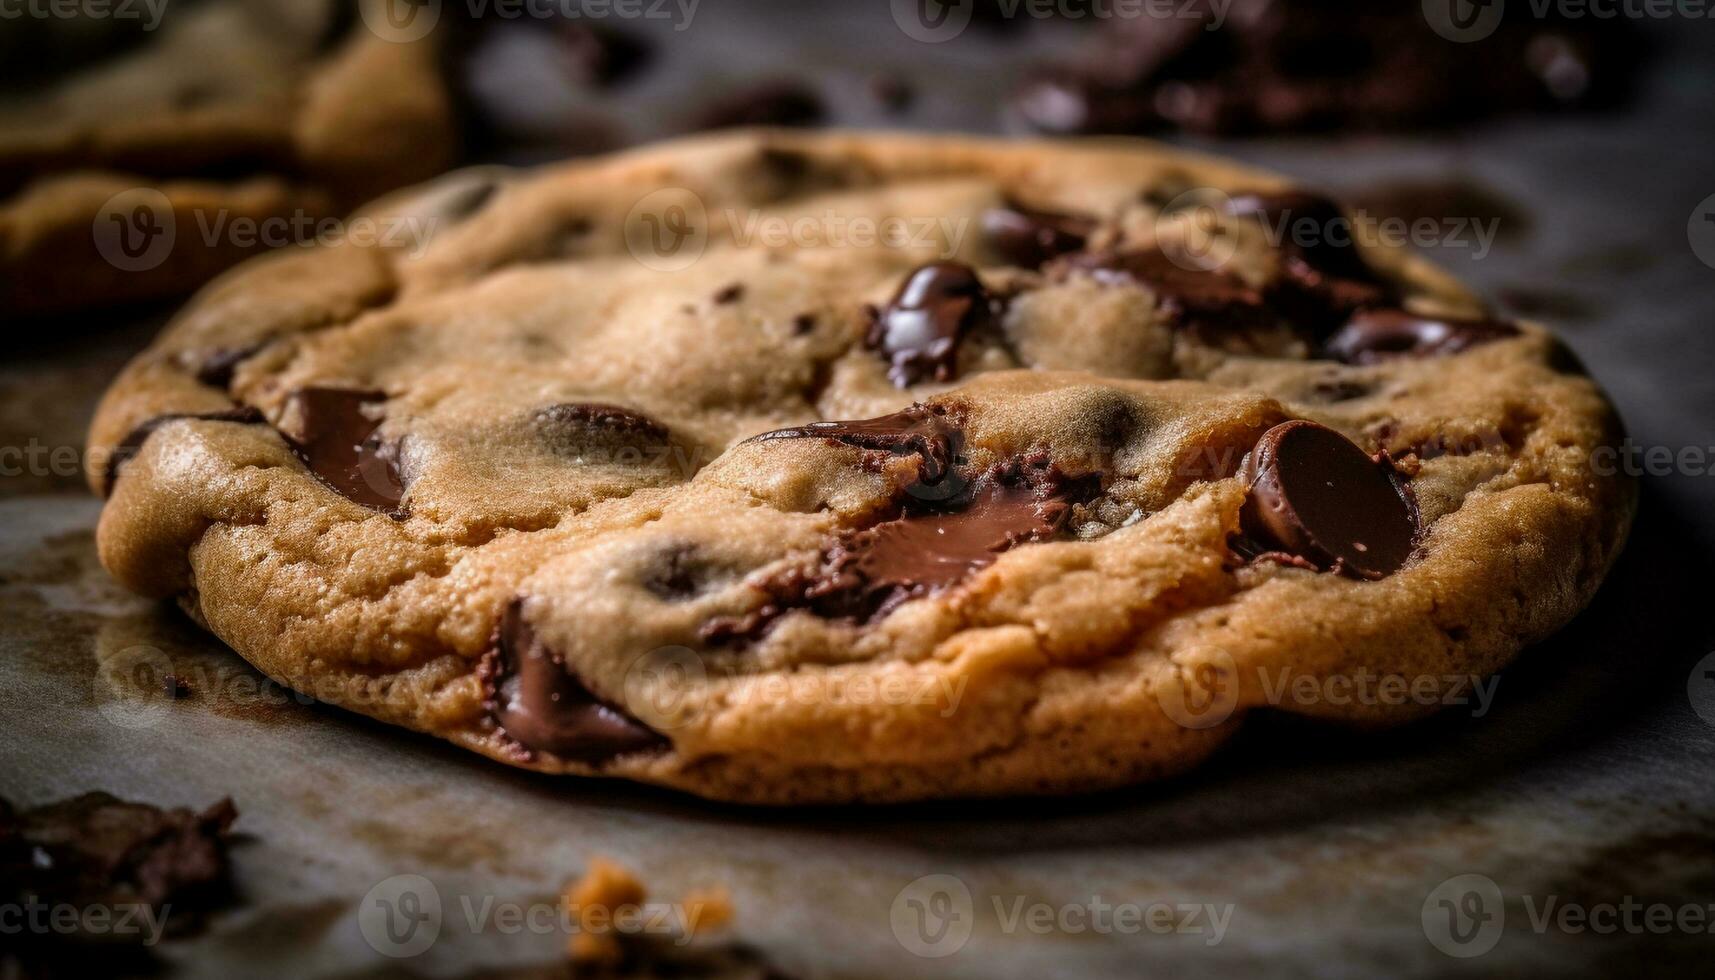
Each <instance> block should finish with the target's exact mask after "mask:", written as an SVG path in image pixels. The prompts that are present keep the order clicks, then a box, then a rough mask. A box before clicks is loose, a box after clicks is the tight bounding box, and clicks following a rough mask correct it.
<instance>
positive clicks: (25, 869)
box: [0, 793, 238, 963]
mask: <svg viewBox="0 0 1715 980" xmlns="http://www.w3.org/2000/svg"><path fill="white" fill-rule="evenodd" d="M237 817H238V810H237V808H236V807H234V806H233V805H232V801H231V800H230V799H223V800H221V801H220V802H218V803H215V804H214V805H212V806H210V807H208V808H207V809H206V810H204V811H202V812H201V813H196V812H193V811H191V810H188V809H185V808H183V807H177V808H173V809H162V808H160V807H155V806H151V805H149V804H145V803H132V802H127V801H125V800H121V799H118V798H116V797H114V796H111V795H109V794H107V793H85V794H84V795H82V796H78V797H73V798H71V799H67V800H62V801H59V802H57V803H50V804H47V805H44V806H39V807H36V808H34V809H30V810H22V811H18V810H14V809H13V808H12V807H11V806H10V805H9V804H6V803H5V802H4V801H0V903H12V902H17V903H24V902H30V901H34V902H39V903H42V904H46V905H64V906H72V907H75V908H78V909H90V908H94V907H98V906H104V907H108V908H110V909H114V910H116V911H115V914H117V910H118V909H120V908H121V907H127V906H138V905H147V906H152V907H153V908H154V909H155V910H156V915H157V917H158V918H160V919H162V920H164V928H165V929H167V930H168V931H169V932H171V933H180V934H182V933H186V932H191V931H194V930H195V929H197V928H199V927H200V926H201V925H202V922H203V919H204V916H205V915H206V913H207V912H209V911H212V910H213V909H214V908H216V907H217V906H218V905H219V904H221V903H222V902H224V901H225V900H227V899H229V898H230V897H231V882H230V865H229V862H228V857H227V845H228V843H229V836H228V832H229V830H230V828H231V826H232V822H233V821H234V820H235V819H237ZM23 935H24V936H25V937H26V938H28V937H29V936H30V935H31V931H30V930H25V932H24V934H23ZM36 938H38V939H49V940H51V941H54V942H70V943H81V942H100V943H103V944H113V943H122V944H141V943H142V942H143V941H144V940H146V939H148V938H149V936H148V935H146V934H145V933H144V932H142V931H141V929H139V930H138V931H137V932H134V933H132V932H119V931H116V930H113V931H108V932H104V933H102V934H101V935H99V936H97V935H84V934H83V933H82V932H81V931H79V932H73V933H71V934H66V935H58V934H56V935H55V936H52V937H36ZM0 963H3V958H0Z"/></svg>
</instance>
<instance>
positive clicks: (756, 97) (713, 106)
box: [691, 80, 825, 129]
mask: <svg viewBox="0 0 1715 980" xmlns="http://www.w3.org/2000/svg"><path fill="white" fill-rule="evenodd" d="M824 115H825V110H824V109H823V107H822V99H821V96H819V95H817V94H816V92H815V90H814V89H812V88H810V87H809V86H807V85H804V84H802V83H799V82H793V81H787V80H775V81H766V82H760V83H757V84H755V85H751V86H749V87H746V88H741V89H738V90H736V91H733V92H728V93H726V94H725V95H722V96H720V97H718V98H716V99H714V100H713V101H711V102H709V103H708V104H706V105H704V106H703V107H702V109H700V110H699V111H698V112H697V114H696V116H695V117H694V118H693V119H692V122H691V128H692V129H729V128H732V127H736V126H816V125H819V124H820V123H821V122H822V118H823V116H824Z"/></svg>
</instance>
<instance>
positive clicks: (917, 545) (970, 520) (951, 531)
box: [810, 464, 1090, 620]
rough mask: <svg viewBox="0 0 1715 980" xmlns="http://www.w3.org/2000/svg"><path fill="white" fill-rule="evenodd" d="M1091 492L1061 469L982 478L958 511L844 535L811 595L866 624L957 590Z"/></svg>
mask: <svg viewBox="0 0 1715 980" xmlns="http://www.w3.org/2000/svg"><path fill="white" fill-rule="evenodd" d="M1088 489H1089V488H1088V486H1087V485H1086V484H1083V483H1082V482H1080V481H1073V480H1068V479H1066V478H1065V477H1064V476H1063V475H1062V474H1060V473H1059V472H1058V471H1054V470H1045V469H1034V468H1031V467H1028V466H1025V465H1021V464H1013V465H1010V466H1007V467H1002V468H1000V469H997V470H996V471H993V472H990V473H988V474H985V475H984V476H983V477H981V478H979V479H978V480H977V481H976V483H975V485H974V487H973V489H972V491H971V492H970V493H969V495H968V496H967V497H965V498H964V499H962V500H961V501H959V503H958V505H957V506H954V507H950V508H941V507H936V508H933V509H928V510H924V511H921V512H918V511H914V510H908V511H907V512H906V513H905V514H904V515H902V516H900V517H898V518H896V519H894V520H891V521H884V522H882V523H880V524H877V525H875V526H873V527H869V528H865V529H863V530H861V531H856V532H853V533H851V534H847V535H844V536H842V537H841V538H840V539H839V541H838V542H837V543H836V544H835V545H834V547H833V549H832V550H831V551H830V552H829V553H828V555H827V558H826V560H825V561H824V567H823V576H824V578H823V581H821V582H819V583H817V584H816V585H815V586H813V587H812V588H811V590H810V597H811V598H812V599H813V600H815V601H816V602H817V603H818V604H819V605H821V606H822V607H823V608H841V607H843V608H845V609H848V610H850V611H851V612H850V614H853V615H857V616H858V618H861V619H865V620H867V619H874V618H877V617H880V616H883V615H886V613H887V612H888V611H889V610H891V609H893V608H894V607H895V606H897V605H899V604H900V603H902V602H905V601H906V600H908V599H912V598H916V597H918V596H923V595H932V594H934V593H937V592H942V591H944V590H946V589H949V588H952V587H953V586H955V585H957V584H959V583H960V582H962V581H964V580H965V579H966V578H968V577H969V576H971V575H973V574H975V573H976V572H978V571H981V570H982V569H984V568H987V567H988V566H989V565H992V564H994V562H995V560H996V559H997V558H999V557H1000V554H1001V552H1003V551H1006V550H1007V549H1009V548H1011V547H1013V546H1015V545H1018V544H1022V543H1024V542H1027V541H1041V540H1045V539H1047V538H1050V537H1052V536H1053V535H1054V534H1055V533H1056V532H1057V531H1059V530H1060V529H1061V527H1062V526H1063V525H1064V524H1065V521H1066V518H1067V516H1068V515H1069V514H1070V513H1071V511H1072V504H1073V502H1074V500H1075V499H1078V498H1082V499H1084V500H1087V499H1088V498H1089V496H1090V494H1089V493H1088Z"/></svg>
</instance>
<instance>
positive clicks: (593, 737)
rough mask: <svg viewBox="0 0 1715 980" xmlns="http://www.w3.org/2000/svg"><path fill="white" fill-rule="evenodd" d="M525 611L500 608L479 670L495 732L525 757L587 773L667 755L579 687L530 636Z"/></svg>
mask: <svg viewBox="0 0 1715 980" xmlns="http://www.w3.org/2000/svg"><path fill="white" fill-rule="evenodd" d="M523 606H524V603H523V600H521V599H514V600H513V601H512V603H511V604H510V605H508V606H507V607H506V612H505V614H504V615H502V616H501V620H500V625H499V628H498V630H497V632H496V636H495V646H494V649H493V651H492V652H491V654H490V661H489V662H488V663H487V664H486V665H485V668H486V669H485V671H484V675H485V680H486V681H487V682H488V684H489V685H490V686H489V690H490V692H491V693H490V709H491V711H492V712H493V716H494V721H495V724H497V725H498V726H499V727H500V729H501V731H503V732H505V733H506V734H507V736H508V737H509V738H511V739H512V740H513V741H515V742H517V743H518V744H519V745H522V746H523V747H524V748H526V749H529V750H532V751H535V752H547V753H550V754H552V755H556V756H559V757H560V758H562V759H568V760H571V761H574V762H582V763H585V764H588V765H592V766H601V765H605V764H606V763H608V762H611V761H612V760H614V759H616V758H618V757H619V756H622V755H631V754H633V753H637V752H656V751H660V750H662V749H665V748H667V747H668V744H669V743H668V742H667V739H665V738H664V737H662V736H661V735H660V734H658V733H657V732H655V731H653V730H652V729H650V728H647V727H645V726H644V725H643V724H642V723H641V722H639V721H637V720H636V719H635V718H633V717H631V716H630V715H628V714H626V713H625V712H624V711H622V710H620V709H619V708H617V707H615V706H614V705H612V704H609V703H607V702H606V701H603V700H601V699H600V698H598V697H596V696H595V695H594V694H592V693H591V692H590V690H589V688H587V687H585V686H584V685H583V684H582V683H581V682H579V680H578V679H577V677H575V676H574V675H573V674H572V673H571V671H570V670H569V669H568V668H567V666H566V664H565V661H564V659H563V658H562V657H560V656H559V655H558V654H556V653H555V652H554V651H553V650H550V649H549V648H548V647H547V645H546V644H544V643H542V642H541V640H540V639H539V638H538V637H537V636H536V631H535V629H534V628H532V627H531V625H530V623H529V622H528V621H526V620H525V618H524V611H523Z"/></svg>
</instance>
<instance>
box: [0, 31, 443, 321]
mask: <svg viewBox="0 0 1715 980" xmlns="http://www.w3.org/2000/svg"><path fill="white" fill-rule="evenodd" d="M126 9H128V10H130V11H131V12H133V13H134V14H135V16H134V17H132V18H119V17H116V16H105V17H100V18H96V17H93V15H85V16H83V17H70V18H65V17H40V18H25V19H20V20H17V21H14V22H11V26H13V27H16V30H15V31H14V32H12V33H10V34H9V35H8V42H7V53H8V54H16V55H18V57H17V58H13V59H8V63H7V66H6V68H5V69H4V70H5V72H6V74H7V75H8V76H10V77H8V79H7V83H6V87H7V90H8V93H9V94H8V95H7V96H6V97H5V98H3V99H0V309H4V310H5V311H7V313H8V315H9V318H22V317H31V316H41V315H51V314H56V313H65V312H73V311H80V310H91V309H99V308H103V307H113V306H118V305H122V304H128V303H138V302H147V301H151V300H162V299H168V298H171V297H175V296H178V295H182V294H184V293H186V292H189V291H190V290H192V289H194V288H195V287H197V286H198V285H200V284H202V283H203V282H205V281H207V280H208V279H209V278H211V277H212V276H214V275H216V274H218V273H219V272H220V271H221V270H223V269H225V268H226V267H228V266H230V265H232V264H233V263H234V262H237V261H238V260H239V259H242V258H243V257H245V256H246V255H249V254H251V253H254V252H257V251H261V250H264V249H267V248H270V247H275V246H278V245H282V244H304V243H308V242H309V241H312V240H314V239H315V238H316V237H317V236H318V235H325V234H327V233H328V230H329V228H328V225H327V223H326V222H328V221H329V220H331V219H334V218H337V217H338V216H339V215H341V214H342V213H344V211H345V210H347V209H348V208H350V207H352V206H353V205H355V204H357V203H360V202H362V201H364V200H367V199H369V198H371V197H373V196H375V195H376V194H379V193H381V192H383V191H386V190H390V189H392V188H395V187H398V186H402V185H405V184H409V183H414V182H416V181H419V180H422V179H425V178H427V177H430V176H433V175H435V174H437V173H439V172H440V171H442V170H444V169H445V168H446V167H447V166H449V165H450V164H451V163H452V162H453V159H454V155H455V152H456V139H457V133H456V130H455V126H454V120H453V115H452V104H451V101H450V99H449V98H448V96H447V93H446V89H445V86H444V84H443V82H442V80H441V78H440V70H439V67H438V64H437V57H436V53H435V52H436V48H437V45H438V44H439V37H438V36H437V35H436V34H434V33H429V34H426V35H424V36H423V37H421V38H415V39H409V40H404V39H400V38H396V37H384V36H382V34H381V33H378V32H377V31H375V30H373V29H366V27H365V26H364V24H365V22H366V19H365V18H360V16H359V8H358V6H357V5H356V4H354V3H346V2H343V0H326V2H308V3H306V2H294V0H204V2H201V3H183V4H181V3H179V2H177V0H175V2H174V3H173V4H172V6H171V7H168V6H166V5H165V4H164V3H156V4H152V5H151V4H143V3H139V4H136V5H133V6H131V7H128V8H126ZM73 12H75V11H73ZM61 51H69V52H70V53H71V54H70V55H69V56H68V57H66V58H59V57H58V55H59V53H60V52H61Z"/></svg>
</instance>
